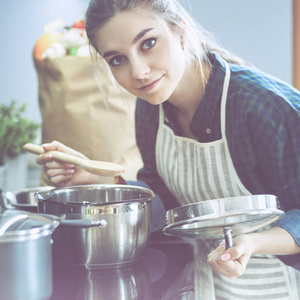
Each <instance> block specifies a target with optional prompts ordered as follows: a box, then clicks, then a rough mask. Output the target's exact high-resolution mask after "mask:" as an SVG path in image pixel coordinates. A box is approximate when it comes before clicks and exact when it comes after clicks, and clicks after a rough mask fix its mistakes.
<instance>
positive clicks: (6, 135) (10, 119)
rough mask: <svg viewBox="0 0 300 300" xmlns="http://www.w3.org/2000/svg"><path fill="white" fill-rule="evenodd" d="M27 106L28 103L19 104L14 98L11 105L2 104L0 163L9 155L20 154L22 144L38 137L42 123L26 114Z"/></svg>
mask: <svg viewBox="0 0 300 300" xmlns="http://www.w3.org/2000/svg"><path fill="white" fill-rule="evenodd" d="M26 107H27V105H26V103H23V104H22V105H20V106H18V105H17V103H16V101H14V100H13V101H11V103H10V104H9V105H5V104H0V165H3V164H4V162H5V159H6V158H7V157H14V156H16V155H19V154H20V153H21V152H22V146H23V145H24V144H26V143H31V142H34V140H35V139H36V137H37V129H38V128H39V127H40V125H39V124H38V123H35V122H33V121H31V120H30V119H29V118H27V117H25V116H24V112H25V110H26Z"/></svg>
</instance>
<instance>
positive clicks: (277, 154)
mask: <svg viewBox="0 0 300 300" xmlns="http://www.w3.org/2000/svg"><path fill="white" fill-rule="evenodd" d="M211 63H212V66H213V68H212V73H211V75H210V78H209V81H208V84H207V87H206V90H205V96H204V98H203V100H202V101H201V103H200V105H199V107H198V109H197V111H196V113H195V115H194V117H193V120H192V122H191V125H190V128H191V130H192V132H193V134H194V135H195V136H197V137H198V138H199V141H200V142H211V141H215V140H218V139H220V138H221V126H220V103H221V94H222V89H223V81H224V76H225V65H224V62H223V61H222V60H221V59H220V58H219V57H218V56H216V55H211ZM229 66H230V69H231V78H230V85H229V90H228V97H227V106H226V137H227V141H228V146H229V150H230V154H231V157H232V160H233V163H234V166H235V168H236V171H237V173H238V175H239V177H240V179H241V181H242V183H243V184H244V185H245V187H246V188H247V189H248V190H249V191H250V192H251V193H252V194H274V195H276V196H278V199H279V201H280V204H281V208H282V209H283V210H285V211H286V212H287V214H286V216H285V217H284V218H283V219H282V220H280V221H279V222H278V223H277V225H278V226H281V227H284V228H285V229H286V230H288V231H289V232H290V233H291V234H292V235H293V236H294V238H295V239H296V241H297V243H298V244H299V245H300V210H299V209H300V92H299V91H298V90H296V89H295V88H293V87H291V86H290V85H288V84H286V83H284V82H282V81H280V80H278V79H276V78H273V77H271V76H270V75H267V74H264V73H262V72H260V71H258V70H255V69H252V68H247V67H243V66H238V65H233V64H229ZM164 110H165V116H166V119H167V120H168V123H167V124H168V125H169V126H170V127H171V128H172V129H173V130H174V132H175V134H176V126H175V125H174V124H173V122H172V105H171V104H170V103H168V102H165V103H164ZM158 114H159V112H158V106H154V105H151V104H149V103H147V102H146V101H144V100H141V99H138V100H137V106H136V137H137V143H138V146H139V148H140V151H141V154H142V157H143V161H144V167H143V169H142V170H140V172H139V174H138V180H140V181H143V182H145V183H147V185H148V186H149V187H150V188H151V189H152V190H153V191H154V192H155V193H156V194H157V195H159V197H160V199H161V200H162V202H163V204H164V206H165V208H166V209H167V210H168V209H170V208H172V207H175V206H178V205H179V204H178V203H177V202H176V200H175V198H174V197H173V196H172V195H171V193H170V192H169V190H168V189H167V187H166V186H165V184H164V182H163V181H162V180H161V178H160V177H159V175H158V173H157V169H156V160H155V143H156V135H157V128H158ZM195 200H197V199H195Z"/></svg>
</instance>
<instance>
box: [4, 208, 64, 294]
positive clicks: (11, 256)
mask: <svg viewBox="0 0 300 300" xmlns="http://www.w3.org/2000/svg"><path fill="white" fill-rule="evenodd" d="M59 222H60V221H59V219H58V218H49V217H45V216H42V215H38V214H34V213H29V212H24V211H19V210H0V253H1V256H0V272H1V278H0V299H1V300H23V299H30V300H45V299H49V298H50V296H51V293H52V253H51V250H52V249H51V247H52V240H51V234H52V232H53V230H54V229H55V228H56V227H57V226H58V225H59Z"/></svg>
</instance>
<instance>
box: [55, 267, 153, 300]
mask: <svg viewBox="0 0 300 300" xmlns="http://www.w3.org/2000/svg"><path fill="white" fill-rule="evenodd" d="M53 274H54V281H53V283H54V284H53V294H52V297H51V299H53V300H65V299H72V300H83V299H84V300H94V299H113V300H124V299H126V300H151V299H152V296H151V280H150V277H149V274H148V272H147V270H146V269H145V267H144V266H143V265H142V264H140V263H137V264H135V265H133V266H130V267H125V268H121V269H113V270H112V269H111V270H102V271H99V270H98V271H88V270H70V269H68V268H61V267H59V266H57V265H54V272H53Z"/></svg>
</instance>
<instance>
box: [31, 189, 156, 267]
mask: <svg viewBox="0 0 300 300" xmlns="http://www.w3.org/2000/svg"><path fill="white" fill-rule="evenodd" d="M35 196H36V198H37V199H38V212H39V213H43V214H50V215H56V216H59V217H60V219H61V225H60V226H59V228H58V229H57V230H56V231H55V232H54V234H53V240H54V245H53V246H54V247H53V260H54V262H55V263H59V264H60V265H65V266H72V267H76V268H83V269H87V270H101V269H114V268H120V267H125V266H130V265H132V264H133V263H135V262H136V261H138V260H140V259H141V258H142V257H143V255H144V253H145V250H146V246H147V243H148V240H149V237H150V218H151V216H150V213H151V199H152V198H153V197H154V194H153V192H152V191H150V190H148V189H145V188H142V187H137V186H130V185H86V186H73V187H69V188H61V189H55V190H52V191H49V192H38V193H36V194H35Z"/></svg>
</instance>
